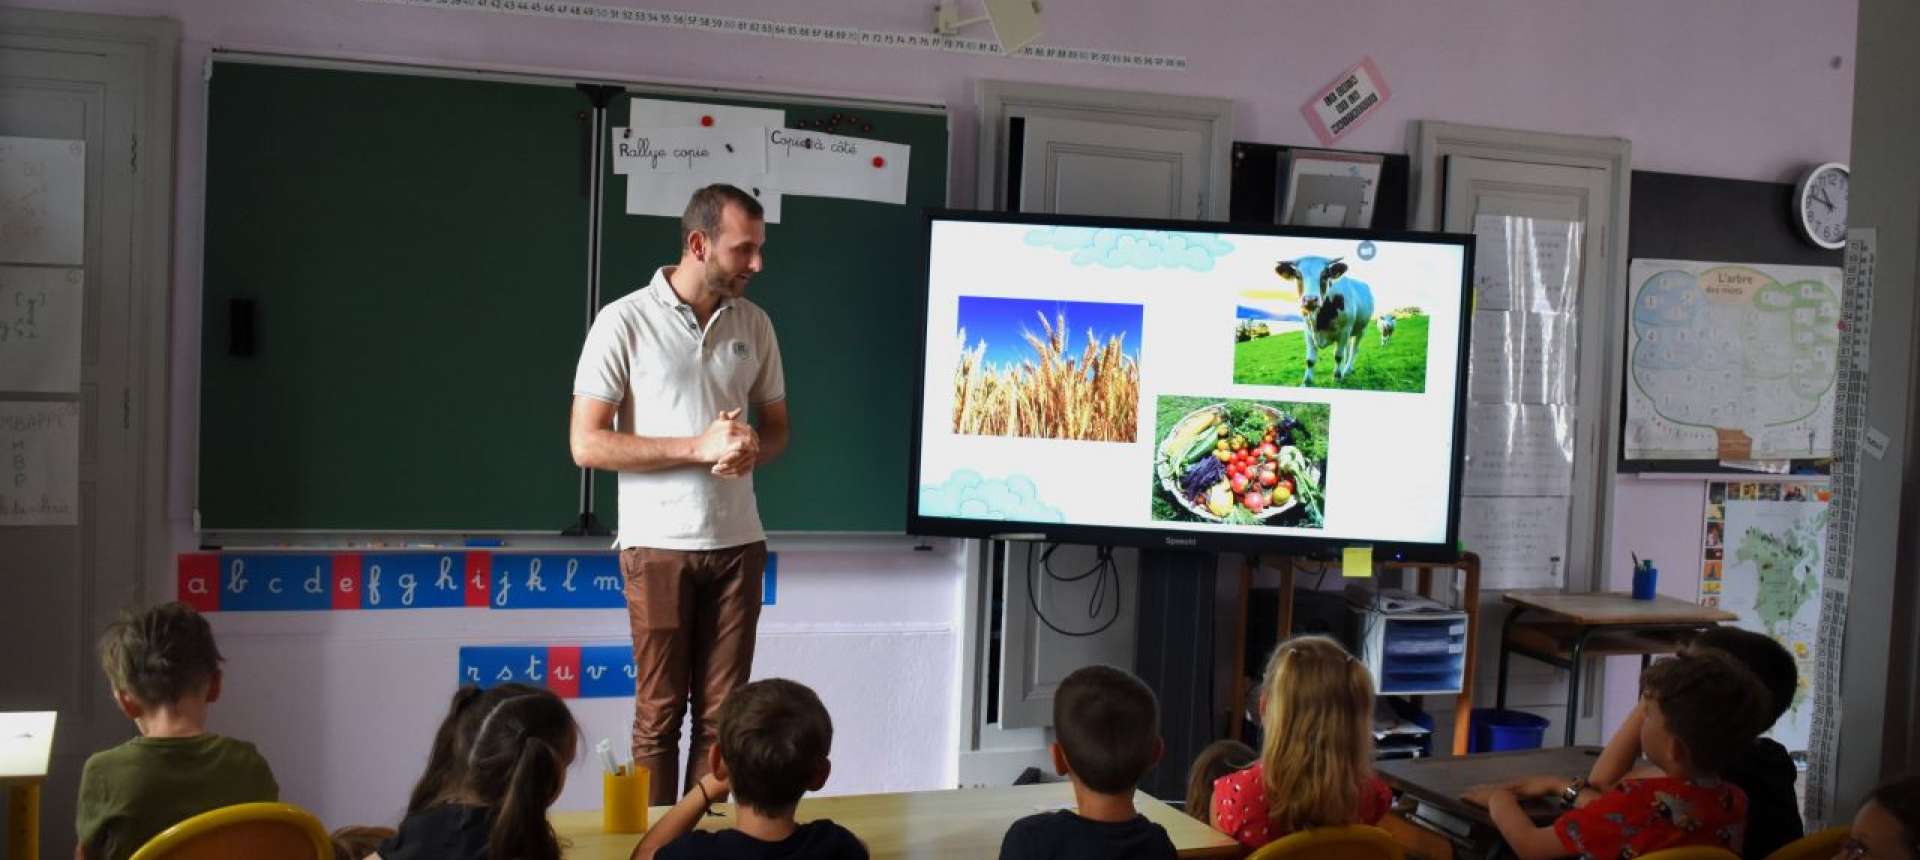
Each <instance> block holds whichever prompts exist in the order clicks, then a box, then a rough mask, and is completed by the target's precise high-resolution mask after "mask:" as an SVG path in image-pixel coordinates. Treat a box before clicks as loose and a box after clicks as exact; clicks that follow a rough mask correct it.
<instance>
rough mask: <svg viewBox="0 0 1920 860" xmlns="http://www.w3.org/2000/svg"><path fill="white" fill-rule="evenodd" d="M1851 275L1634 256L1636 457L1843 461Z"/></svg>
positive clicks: (1632, 442) (1631, 444)
mask: <svg viewBox="0 0 1920 860" xmlns="http://www.w3.org/2000/svg"><path fill="white" fill-rule="evenodd" d="M1840 279H1841V274H1840V270H1839V269H1836V268H1829V267H1811V266H1759V265H1755V266H1743V265H1733V264H1726V263H1702V262H1692V261H1682V260H1634V261H1633V265H1632V267H1631V269H1630V270H1629V272H1628V283H1629V284H1630V285H1631V286H1632V288H1633V309H1632V314H1631V317H1630V322H1629V326H1630V328H1631V331H1630V335H1629V337H1628V347H1627V348H1628V355H1627V427H1626V438H1625V446H1626V456H1627V458H1628V459H1630V460H1727V459H1733V460H1785V459H1790V458H1801V459H1808V458H1825V457H1831V456H1833V399H1834V382H1835V377H1836V372H1837V371H1838V369H1839V355H1840V352H1839V341H1840Z"/></svg>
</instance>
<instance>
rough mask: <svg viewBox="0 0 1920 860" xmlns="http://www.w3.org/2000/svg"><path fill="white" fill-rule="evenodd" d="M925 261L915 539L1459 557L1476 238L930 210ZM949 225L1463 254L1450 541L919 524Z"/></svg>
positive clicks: (911, 480) (911, 525)
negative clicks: (936, 248)
mask: <svg viewBox="0 0 1920 860" xmlns="http://www.w3.org/2000/svg"><path fill="white" fill-rule="evenodd" d="M925 220H926V231H925V232H924V233H923V234H922V237H921V238H922V240H923V241H924V242H925V245H924V246H923V249H922V250H923V252H924V254H925V256H926V257H927V281H926V282H925V283H923V284H922V285H921V289H920V294H919V302H920V303H919V311H920V314H919V316H920V355H919V357H918V360H917V361H916V362H915V366H916V368H917V370H918V372H917V373H916V374H915V375H914V385H913V387H914V398H913V428H912V431H913V438H912V443H911V449H912V453H911V459H910V460H909V463H908V471H907V533H908V534H911V535H918V536H926V537H955V538H984V539H1001V540H1032V541H1046V542H1053V543H1075V544H1090V545H1097V546H1131V547H1139V548H1142V549H1188V550H1205V551H1213V552H1223V551H1227V552H1249V553H1260V552H1272V553H1283V554H1288V555H1295V556H1309V557H1311V556H1327V555H1333V554H1337V553H1338V552H1339V551H1340V550H1341V549H1343V548H1345V547H1349V546H1371V547H1373V551H1374V556H1375V557H1376V558H1384V559H1390V560H1412V561H1452V560H1455V559H1457V558H1458V557H1459V550H1458V546H1459V540H1460V482H1461V479H1462V477H1463V475H1464V472H1465V464H1466V451H1465V444H1466V438H1465V436H1466V432H1465V431H1466V420H1467V411H1466V409H1467V355H1468V350H1469V349H1470V348H1471V345H1472V343H1473V329H1472V323H1473V305H1474V301H1473V291H1472V280H1473V251H1474V237H1473V236H1472V235H1471V234H1464V233H1417V232H1410V231H1394V230H1357V229H1345V228H1327V227H1287V226H1280V225H1272V224H1234V223H1228V222H1220V221H1176V220H1169V219H1152V218H1116V217H1108V216H1092V215H1052V214H1032V213H1020V212H981V211H973V210H959V209H928V210H926V215H925ZM941 222H962V223H964V222H972V223H988V224H1012V225H1032V226H1066V227H1092V228H1103V227H1104V228H1112V229H1123V230H1163V231H1169V232H1180V233H1219V234H1223V235H1230V234H1236V233H1237V234H1241V235H1249V236H1279V237H1286V238H1302V239H1350V240H1355V241H1359V240H1373V241H1376V242H1402V243H1414V244H1425V245H1451V246H1455V247H1458V248H1460V250H1461V255H1462V256H1461V261H1462V265H1461V268H1460V308H1459V313H1460V343H1459V348H1458V354H1457V355H1456V356H1455V358H1454V361H1455V365H1454V366H1455V368H1456V370H1455V373H1456V374H1457V377H1458V383H1457V384H1456V385H1455V386H1454V392H1453V427H1452V432H1453V445H1452V452H1453V462H1452V464H1451V468H1450V480H1449V481H1448V484H1447V486H1448V492H1447V535H1446V539H1445V540H1444V541H1437V542H1431V543H1426V542H1409V541H1368V540H1365V539H1363V538H1322V537H1309V536H1305V535H1273V536H1267V535H1258V534H1246V533H1240V532H1219V533H1215V532H1205V531H1188V530H1173V529H1157V528H1152V527H1136V526H1104V525H1086V524H1078V523H1034V522H1018V521H1011V520H975V519H965V518H960V517H934V516H922V515H921V514H920V461H921V445H922V444H923V442H924V441H925V440H924V439H922V438H921V437H922V432H923V428H924V426H925V420H926V414H925V412H926V395H927V391H926V387H927V337H928V334H929V332H928V324H929V323H928V316H927V311H928V307H929V301H930V300H931V297H932V289H933V286H932V276H933V273H932V258H933V229H934V226H935V225H936V224H938V223H941Z"/></svg>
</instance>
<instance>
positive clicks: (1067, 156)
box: [1017, 116, 1207, 219]
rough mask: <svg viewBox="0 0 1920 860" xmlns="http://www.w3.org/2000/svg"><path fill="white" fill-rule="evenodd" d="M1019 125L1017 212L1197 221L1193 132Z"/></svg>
mask: <svg viewBox="0 0 1920 860" xmlns="http://www.w3.org/2000/svg"><path fill="white" fill-rule="evenodd" d="M1022 122H1023V124H1024V135H1023V137H1022V141H1021V171H1020V188H1019V196H1018V198H1017V199H1018V200H1019V201H1020V207H1019V209H1020V211H1022V212H1056V213H1061V214H1067V215H1124V216H1131V217H1139V218H1184V219H1198V218H1200V217H1202V213H1203V212H1205V211H1206V186H1205V185H1204V183H1203V180H1202V177H1203V176H1204V175H1205V172H1204V171H1203V170H1202V165H1204V164H1205V163H1206V157H1207V150H1206V146H1205V141H1204V140H1203V139H1202V138H1201V135H1200V134H1199V133H1198V132H1195V131H1191V130H1186V129H1166V128H1149V127H1145V126H1138V125H1129V124H1123V123H1107V122H1093V121H1089V120H1080V119H1063V118H1059V117H1050V116H1030V117H1025V118H1024V119H1023V120H1022Z"/></svg>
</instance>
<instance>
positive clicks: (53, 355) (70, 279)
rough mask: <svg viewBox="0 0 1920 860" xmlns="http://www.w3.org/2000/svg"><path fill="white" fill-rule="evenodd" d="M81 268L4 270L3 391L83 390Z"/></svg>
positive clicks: (0, 287) (0, 319)
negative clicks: (81, 374) (81, 375)
mask: <svg viewBox="0 0 1920 860" xmlns="http://www.w3.org/2000/svg"><path fill="white" fill-rule="evenodd" d="M81 307H82V305H81V291H80V270H79V269H52V268H42V267H39V266H0V391H35V392H44V393H72V392H77V391H79V390H80V321H81Z"/></svg>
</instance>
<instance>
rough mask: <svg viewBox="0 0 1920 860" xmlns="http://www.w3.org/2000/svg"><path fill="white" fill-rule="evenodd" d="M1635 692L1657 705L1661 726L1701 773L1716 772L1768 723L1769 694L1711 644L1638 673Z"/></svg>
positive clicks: (1741, 666)
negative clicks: (1685, 749)
mask: <svg viewBox="0 0 1920 860" xmlns="http://www.w3.org/2000/svg"><path fill="white" fill-rule="evenodd" d="M1640 695H1641V696H1642V697H1644V698H1646V699H1647V700H1649V701H1652V702H1653V703H1654V704H1655V705H1657V706H1659V708H1660V715H1661V716H1662V717H1663V718H1664V719H1665V720H1666V724H1667V730H1668V731H1669V732H1671V733H1672V734H1673V736H1674V737H1676V738H1679V739H1680V742H1681V743H1682V744H1685V745H1686V747H1687V754H1688V755H1689V756H1690V757H1691V763H1692V764H1693V766H1694V767H1695V768H1697V769H1699V770H1700V771H1701V772H1702V773H1707V774H1718V773H1720V772H1721V771H1723V770H1725V769H1726V768H1727V766H1728V765H1731V764H1733V763H1734V762H1735V761H1736V760H1738V759H1739V757H1740V756H1741V755H1742V754H1743V753H1745V751H1746V748H1747V745H1748V744H1750V743H1752V742H1753V739H1754V738H1755V737H1756V736H1758V735H1759V734H1760V733H1761V732H1763V731H1766V729H1767V728H1768V727H1769V726H1771V725H1773V722H1772V721H1771V720H1769V719H1768V718H1767V717H1768V715H1769V714H1770V713H1771V710H1772V705H1773V700H1772V697H1771V696H1770V695H1768V693H1767V688H1766V687H1765V686H1763V685H1761V683H1760V679H1759V678H1756V677H1754V674H1753V672H1751V671H1749V670H1748V669H1747V667H1745V666H1743V665H1741V664H1740V662H1739V661H1738V660H1735V659H1734V658H1732V657H1730V656H1728V655H1727V654H1726V652H1723V651H1718V650H1715V649H1711V648H1701V649H1696V650H1691V651H1685V652H1682V653H1680V654H1679V655H1677V656H1675V657H1671V658H1668V659H1666V660H1661V661H1660V662H1658V663H1655V664H1653V666H1652V667H1650V668H1648V669H1647V671H1646V672H1645V673H1643V674H1641V676H1640Z"/></svg>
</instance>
